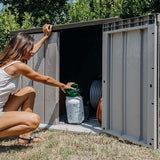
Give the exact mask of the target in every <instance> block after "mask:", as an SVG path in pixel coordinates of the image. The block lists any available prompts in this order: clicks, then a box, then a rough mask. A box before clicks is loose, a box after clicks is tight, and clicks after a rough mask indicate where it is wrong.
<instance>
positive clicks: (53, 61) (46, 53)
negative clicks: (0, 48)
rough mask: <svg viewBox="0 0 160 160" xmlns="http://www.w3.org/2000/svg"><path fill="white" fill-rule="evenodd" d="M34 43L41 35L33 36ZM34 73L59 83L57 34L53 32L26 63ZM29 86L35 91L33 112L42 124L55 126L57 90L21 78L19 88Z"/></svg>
mask: <svg viewBox="0 0 160 160" xmlns="http://www.w3.org/2000/svg"><path fill="white" fill-rule="evenodd" d="M32 36H33V38H34V39H35V43H37V42H38V41H39V40H40V39H41V38H42V37H43V36H44V34H43V33H38V34H33V35H32ZM27 64H28V65H29V66H30V67H31V68H33V69H34V70H35V71H37V72H39V73H40V74H43V75H48V76H51V77H53V78H55V79H56V80H58V81H59V33H57V32H54V33H52V35H51V36H50V38H49V39H48V40H46V41H45V43H44V45H42V47H41V48H40V50H39V51H38V53H36V54H35V55H34V56H33V57H32V58H31V59H30V60H29V61H28V63H27ZM25 86H31V87H33V88H34V89H35V90H36V99H35V105H34V112H35V113H37V114H39V115H40V117H41V123H43V124H56V123H58V121H59V88H57V87H52V86H47V85H44V84H42V83H39V82H33V81H31V80H29V79H27V78H25V77H22V78H21V82H20V87H25Z"/></svg>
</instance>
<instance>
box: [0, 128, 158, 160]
mask: <svg viewBox="0 0 160 160" xmlns="http://www.w3.org/2000/svg"><path fill="white" fill-rule="evenodd" d="M34 134H35V135H36V136H40V137H44V138H45V139H46V141H45V142H40V143H31V144H28V145H24V146H22V145H18V143H17V138H16V137H13V138H3V139H1V140H0V160H37V159H38V160H54V159H55V160H106V159H107V160H112V159H118V160H128V159H129V160H132V159H133V160H135V159H142V160H144V159H145V160H152V159H153V160H155V159H156V160H157V159H160V150H159V149H157V150H152V149H149V148H146V147H142V146H138V145H135V144H132V143H127V142H126V141H124V140H119V139H118V138H114V137H112V136H107V135H106V134H99V135H98V134H96V135H95V134H88V133H81V134H76V133H72V132H68V131H55V130H52V131H51V130H40V129H38V130H36V131H35V132H34Z"/></svg>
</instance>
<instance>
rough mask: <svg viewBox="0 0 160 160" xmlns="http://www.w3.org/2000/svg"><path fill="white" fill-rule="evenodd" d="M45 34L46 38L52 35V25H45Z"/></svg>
mask: <svg viewBox="0 0 160 160" xmlns="http://www.w3.org/2000/svg"><path fill="white" fill-rule="evenodd" d="M43 32H44V34H45V36H46V37H47V38H48V37H49V36H50V35H51V32H52V25H50V24H45V25H44V26H43Z"/></svg>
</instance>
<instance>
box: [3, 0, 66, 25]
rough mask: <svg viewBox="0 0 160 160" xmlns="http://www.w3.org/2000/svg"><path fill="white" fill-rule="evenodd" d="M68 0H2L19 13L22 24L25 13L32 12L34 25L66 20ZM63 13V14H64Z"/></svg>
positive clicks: (12, 10)
mask: <svg viewBox="0 0 160 160" xmlns="http://www.w3.org/2000/svg"><path fill="white" fill-rule="evenodd" d="M67 1H68V0H45V1H44V0H34V1H33V0H20V1H18V0H14V1H13V0H0V2H2V3H3V4H4V5H10V6H9V10H11V12H12V13H14V9H15V8H16V9H17V12H18V13H19V17H18V23H19V24H20V25H22V21H23V17H24V16H25V13H26V12H27V13H29V14H32V17H33V24H34V26H42V25H44V24H46V23H52V24H53V23H56V24H58V23H63V22H64V21H65V19H64V14H65V5H66V3H67ZM62 13H63V14H62Z"/></svg>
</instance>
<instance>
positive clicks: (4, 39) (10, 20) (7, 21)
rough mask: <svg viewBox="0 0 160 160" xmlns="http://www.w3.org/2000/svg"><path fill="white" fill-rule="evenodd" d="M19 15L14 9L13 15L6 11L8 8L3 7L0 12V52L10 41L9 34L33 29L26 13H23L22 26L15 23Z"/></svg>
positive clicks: (29, 17) (30, 18)
mask: <svg viewBox="0 0 160 160" xmlns="http://www.w3.org/2000/svg"><path fill="white" fill-rule="evenodd" d="M18 18H19V14H18V11H17V9H14V14H12V13H11V11H10V10H8V7H5V8H4V9H2V10H1V14H0V24H1V25H0V51H1V50H2V49H3V48H4V46H5V45H6V44H7V43H8V41H9V39H10V32H11V31H15V30H20V29H27V28H33V27H34V25H33V22H32V21H33V18H32V17H31V15H29V14H28V13H25V15H24V17H23V21H22V26H20V24H19V23H17V19H18Z"/></svg>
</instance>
